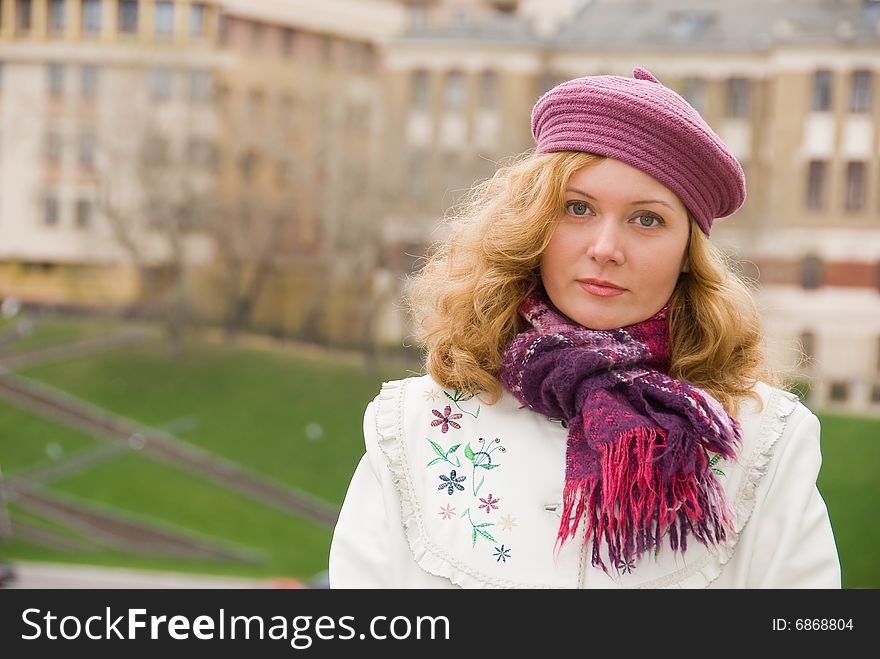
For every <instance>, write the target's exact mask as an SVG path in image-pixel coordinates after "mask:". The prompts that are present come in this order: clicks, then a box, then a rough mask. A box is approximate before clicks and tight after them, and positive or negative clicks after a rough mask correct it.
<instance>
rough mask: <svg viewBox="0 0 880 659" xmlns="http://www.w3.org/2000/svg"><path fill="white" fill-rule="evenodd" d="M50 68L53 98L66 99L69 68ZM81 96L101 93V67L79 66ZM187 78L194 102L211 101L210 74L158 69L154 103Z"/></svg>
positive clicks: (154, 77)
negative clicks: (179, 79) (181, 76)
mask: <svg viewBox="0 0 880 659" xmlns="http://www.w3.org/2000/svg"><path fill="white" fill-rule="evenodd" d="M47 67H48V86H49V96H50V98H61V97H62V96H64V90H65V78H66V76H67V70H68V68H69V65H66V64H62V63H60V62H51V63H49V64H48V65H47ZM2 70H3V69H2V63H0V88H2ZM79 72H80V96H81V97H82V98H84V99H90V100H91V99H94V98H95V97H96V96H97V94H98V81H99V77H100V76H99V73H100V69H99V67H97V66H95V65H93V64H85V65H83V66H81V67H79ZM179 75H186V76H187V78H188V94H187V96H188V98H189V99H190V100H191V101H209V100H211V98H212V90H213V86H214V78H213V75H212V74H211V73H210V72H208V71H187V72H183V73H181V72H175V71H172V70H171V69H165V68H158V69H153V70H152V71H151V72H150V95H151V97H152V98H153V99H154V100H159V101H161V100H167V99H169V98H171V96H172V95H173V83H174V79H175V77H176V76H179Z"/></svg>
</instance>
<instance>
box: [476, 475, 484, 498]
mask: <svg viewBox="0 0 880 659" xmlns="http://www.w3.org/2000/svg"><path fill="white" fill-rule="evenodd" d="M485 480H486V477H485V476H483V477H482V478H481V479H480V484H479V485H477V489H476V490H474V496H477V495H478V494H479V493H480V488H481V487H483V483H484V482H485Z"/></svg>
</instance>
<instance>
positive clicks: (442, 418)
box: [431, 405, 462, 432]
mask: <svg viewBox="0 0 880 659" xmlns="http://www.w3.org/2000/svg"><path fill="white" fill-rule="evenodd" d="M431 412H433V413H434V416H436V417H437V418H436V419H434V420H433V421H431V427H433V428H436V427H437V426H440V425H442V426H443V427H442V428H440V431H441V432H446V431H448V430H449V426H452V427H453V428H456V429H458V428H461V426H460V425H458V424H457V423H456V422H455V421H453V419H460V418H461V417H462V415H461V414H453V413H452V408H451V407H450V406H449V405H447V406H446V407H444V408H443V413H442V414H441V413H440V410H431Z"/></svg>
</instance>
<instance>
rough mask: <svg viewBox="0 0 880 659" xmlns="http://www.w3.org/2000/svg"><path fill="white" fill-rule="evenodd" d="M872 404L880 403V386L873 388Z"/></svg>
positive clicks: (876, 385)
mask: <svg viewBox="0 0 880 659" xmlns="http://www.w3.org/2000/svg"><path fill="white" fill-rule="evenodd" d="M871 402H872V403H880V384H875V385H874V386H872V387H871Z"/></svg>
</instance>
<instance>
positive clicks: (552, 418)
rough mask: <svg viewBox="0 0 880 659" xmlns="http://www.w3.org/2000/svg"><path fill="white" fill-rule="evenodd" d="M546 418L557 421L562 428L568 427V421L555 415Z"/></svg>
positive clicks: (553, 421)
mask: <svg viewBox="0 0 880 659" xmlns="http://www.w3.org/2000/svg"><path fill="white" fill-rule="evenodd" d="M547 420H548V421H550V422H552V423H558V424H559V425H561V426H562V427H563V428H568V422H567V421H566V420H565V419H559V418H557V417H555V416H549V417H547Z"/></svg>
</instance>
